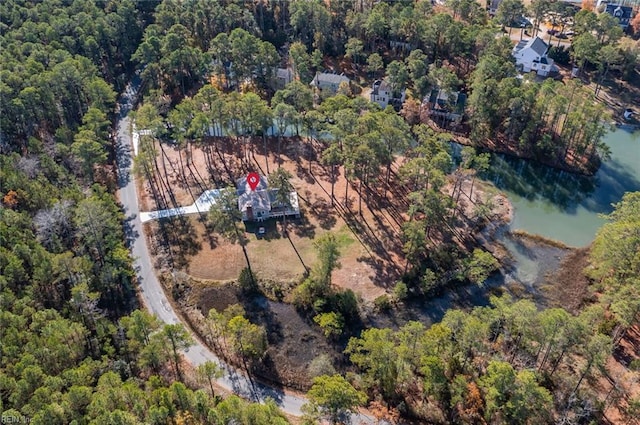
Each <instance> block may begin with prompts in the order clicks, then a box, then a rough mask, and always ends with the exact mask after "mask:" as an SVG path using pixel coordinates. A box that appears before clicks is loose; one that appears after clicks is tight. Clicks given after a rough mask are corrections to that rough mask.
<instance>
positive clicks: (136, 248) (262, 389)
mask: <svg viewBox="0 0 640 425" xmlns="http://www.w3.org/2000/svg"><path fill="white" fill-rule="evenodd" d="M137 85H139V83H137V82H135V81H134V82H133V83H132V84H131V85H130V86H128V87H127V89H126V91H125V93H124V94H123V95H122V96H121V99H120V101H119V112H118V113H119V116H118V121H117V142H116V143H117V162H118V186H119V198H120V202H121V204H122V206H123V209H124V214H125V217H126V219H127V232H128V235H127V239H128V244H129V247H130V249H131V252H132V255H133V258H134V267H135V269H136V272H137V274H138V283H139V289H140V292H141V295H142V299H143V300H144V303H145V306H146V307H147V309H148V310H149V311H150V312H151V313H153V314H155V315H156V316H157V317H158V318H159V319H160V320H161V321H162V322H164V323H179V322H180V319H179V317H178V315H177V314H176V312H175V311H174V310H173V308H172V306H171V304H170V303H169V301H168V300H167V297H166V295H165V293H164V291H163V289H162V286H161V285H160V282H159V281H158V279H157V277H156V274H155V270H154V267H153V264H152V263H151V258H150V256H149V250H148V247H147V241H146V239H145V238H144V233H143V228H142V223H141V221H140V210H139V207H138V195H137V190H136V186H135V183H134V179H133V174H132V171H131V168H132V158H131V151H132V143H131V131H130V124H131V123H130V120H129V118H127V114H128V113H129V111H130V110H131V107H132V104H133V99H134V98H135V96H136V90H137V88H136V86H137ZM184 356H185V358H186V359H187V360H188V361H189V362H190V363H192V364H193V365H194V366H197V365H200V364H202V363H204V362H206V361H208V360H209V361H214V362H216V363H218V364H220V365H222V367H223V368H224V369H225V371H226V373H225V376H224V377H222V378H221V379H220V380H218V383H219V384H220V385H221V386H222V387H224V388H226V389H228V390H230V391H233V392H234V393H236V394H238V395H240V396H242V397H243V398H246V399H248V400H252V401H264V400H265V399H266V398H267V397H271V398H272V399H274V400H275V401H276V403H278V405H279V406H280V408H281V409H282V410H284V411H285V412H287V413H289V414H292V415H296V416H299V415H301V414H302V413H301V411H300V408H301V407H302V405H303V404H304V403H305V402H306V400H305V399H304V398H301V397H296V396H292V395H289V394H285V393H284V392H283V391H281V390H278V389H275V388H271V387H268V386H265V385H262V384H260V383H256V382H252V381H251V380H250V379H249V378H248V377H247V376H246V375H244V374H243V373H240V372H238V371H236V370H235V369H234V368H232V367H229V366H228V365H226V364H224V362H222V361H221V360H220V359H218V358H217V357H216V356H215V355H214V354H213V353H212V352H211V351H210V350H209V349H208V348H207V347H205V346H204V345H203V344H201V343H200V342H198V341H196V343H195V345H194V346H192V347H190V348H189V349H188V350H187V351H186V352H185V353H184Z"/></svg>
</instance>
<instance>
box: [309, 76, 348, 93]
mask: <svg viewBox="0 0 640 425" xmlns="http://www.w3.org/2000/svg"><path fill="white" fill-rule="evenodd" d="M343 82H345V83H347V84H348V83H349V82H350V80H349V78H347V77H345V75H344V74H340V75H338V74H329V73H326V72H316V76H315V77H313V80H312V81H311V86H312V87H315V88H317V89H320V90H321V91H328V92H331V93H336V92H337V91H338V88H340V83H343Z"/></svg>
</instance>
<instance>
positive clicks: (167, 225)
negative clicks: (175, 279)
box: [159, 216, 202, 269]
mask: <svg viewBox="0 0 640 425" xmlns="http://www.w3.org/2000/svg"><path fill="white" fill-rule="evenodd" d="M159 224H160V231H161V232H162V234H163V235H164V236H165V240H166V243H167V244H168V246H169V247H170V255H171V259H170V260H171V262H172V263H173V268H176V269H187V268H188V266H189V257H192V256H194V255H196V254H197V253H198V252H199V251H200V250H201V249H202V244H201V243H200V241H199V235H198V232H197V231H196V228H195V226H194V225H193V224H192V223H191V221H190V220H189V218H187V217H184V216H178V217H173V218H168V219H161V220H159Z"/></svg>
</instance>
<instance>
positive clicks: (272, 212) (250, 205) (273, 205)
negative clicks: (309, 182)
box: [236, 176, 300, 222]
mask: <svg viewBox="0 0 640 425" xmlns="http://www.w3.org/2000/svg"><path fill="white" fill-rule="evenodd" d="M236 188H237V192H236V193H237V194H238V209H239V210H240V212H241V213H242V220H243V221H251V222H262V221H265V220H268V219H270V218H278V217H284V216H287V217H289V216H293V217H295V218H299V217H300V204H299V201H298V193H297V192H296V191H292V192H291V193H289V204H288V205H283V204H282V203H280V202H278V200H277V194H278V189H273V188H269V183H268V181H267V178H266V177H264V176H260V182H259V183H258V184H257V185H256V188H255V189H251V187H250V186H249V184H248V183H247V179H246V177H242V178H240V179H238V180H236Z"/></svg>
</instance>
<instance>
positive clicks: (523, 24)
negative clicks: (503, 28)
mask: <svg viewBox="0 0 640 425" xmlns="http://www.w3.org/2000/svg"><path fill="white" fill-rule="evenodd" d="M532 26H533V24H532V23H531V21H530V20H528V19H527V18H525V17H524V16H521V17H519V18H517V19H514V21H513V22H512V23H511V27H513V28H529V27H532Z"/></svg>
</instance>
